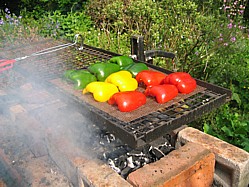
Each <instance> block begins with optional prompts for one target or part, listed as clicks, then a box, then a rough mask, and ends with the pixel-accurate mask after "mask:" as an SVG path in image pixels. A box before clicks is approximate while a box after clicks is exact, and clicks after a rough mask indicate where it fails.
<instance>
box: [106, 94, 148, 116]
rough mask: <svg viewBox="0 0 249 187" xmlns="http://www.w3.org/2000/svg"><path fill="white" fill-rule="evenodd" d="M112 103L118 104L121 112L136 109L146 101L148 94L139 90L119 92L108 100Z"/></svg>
mask: <svg viewBox="0 0 249 187" xmlns="http://www.w3.org/2000/svg"><path fill="white" fill-rule="evenodd" d="M108 103H109V104H110V105H115V104H116V105H118V109H119V110H120V111H121V112H130V111H133V110H136V109H137V108H139V107H140V106H142V105H144V104H145V103H146V96H145V95H144V94H143V93H142V92H139V91H126V92H118V93H115V94H113V95H112V96H111V98H110V99H109V100H108Z"/></svg>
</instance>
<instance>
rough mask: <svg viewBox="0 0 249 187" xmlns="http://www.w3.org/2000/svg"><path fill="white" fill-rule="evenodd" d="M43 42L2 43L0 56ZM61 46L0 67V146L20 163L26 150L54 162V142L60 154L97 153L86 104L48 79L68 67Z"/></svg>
mask: <svg viewBox="0 0 249 187" xmlns="http://www.w3.org/2000/svg"><path fill="white" fill-rule="evenodd" d="M45 44H47V43H45ZM45 44H44V42H43V43H42V44H41V46H39V43H36V44H26V45H23V44H20V45H19V46H18V47H16V48H14V49H6V50H5V49H3V50H2V51H1V52H0V56H1V59H12V58H16V57H21V56H25V55H29V54H30V53H32V52H35V51H38V50H41V49H43V48H44V47H45V46H46V45H45ZM49 45H50V46H51V45H52V44H51V43H50V44H49ZM20 46H21V47H20ZM65 50H66V51H67V50H68V49H65ZM65 50H64V51H60V52H56V53H51V54H45V55H42V56H37V57H31V58H27V59H25V60H22V61H18V62H16V63H15V64H14V67H13V68H12V69H9V70H6V71H4V72H0V130H1V131H0V141H1V145H0V148H1V149H4V150H5V151H7V152H6V154H8V155H9V157H10V158H11V160H12V161H13V162H14V163H15V164H16V165H18V166H19V168H24V164H23V162H24V161H28V159H30V157H27V153H28V152H29V153H30V155H31V157H32V158H39V157H42V156H46V155H49V156H52V157H53V160H54V161H55V162H56V160H57V159H58V160H59V159H60V158H59V157H60V156H61V157H63V155H58V154H54V152H53V151H55V148H56V150H57V151H60V153H62V154H63V153H65V154H70V155H72V156H81V157H86V158H93V157H96V154H94V152H95V151H96V150H93V146H97V145H98V144H99V139H98V137H100V134H99V133H100V129H99V128H98V127H97V126H96V125H95V124H94V123H93V122H92V121H91V120H90V119H89V116H88V112H87V109H84V107H83V106H82V105H81V104H80V103H79V102H78V103H77V102H74V100H73V98H72V97H70V94H68V93H66V91H65V90H64V91H61V90H60V89H58V88H57V86H56V85H54V84H53V83H52V82H51V81H52V80H55V79H59V80H61V78H63V73H64V71H65V70H66V69H68V68H69V67H68V66H65V64H64V63H65V61H67V60H68V59H66V58H67V56H66V55H64V53H65ZM70 58H72V57H70ZM64 83H65V84H67V83H66V82H64ZM72 87H73V86H72ZM10 129H11V130H10ZM16 142H19V144H17V143H16ZM20 144H22V145H20ZM24 150H26V152H25V154H24V153H23V151H24ZM56 157H57V158H56ZM0 160H1V158H0ZM21 160H22V162H21ZM23 160H24V161H23ZM62 169H63V168H62Z"/></svg>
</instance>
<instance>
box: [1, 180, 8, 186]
mask: <svg viewBox="0 0 249 187" xmlns="http://www.w3.org/2000/svg"><path fill="white" fill-rule="evenodd" d="M0 187H7V186H6V184H5V183H4V182H3V181H2V180H1V179H0Z"/></svg>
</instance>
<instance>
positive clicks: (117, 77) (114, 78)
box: [105, 70, 138, 92]
mask: <svg viewBox="0 0 249 187" xmlns="http://www.w3.org/2000/svg"><path fill="white" fill-rule="evenodd" d="M105 82H108V83H112V84H114V85H116V86H117V87H118V89H119V91H120V92H124V91H134V90H136V89H137V87H138V82H137V80H136V79H135V78H132V74H131V73H130V72H129V71H127V70H122V71H118V72H115V73H112V74H111V75H109V76H108V77H107V78H106V79H105Z"/></svg>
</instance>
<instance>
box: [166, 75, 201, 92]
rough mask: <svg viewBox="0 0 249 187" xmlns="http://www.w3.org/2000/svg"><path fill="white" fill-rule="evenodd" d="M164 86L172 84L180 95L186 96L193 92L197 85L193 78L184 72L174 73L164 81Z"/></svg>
mask: <svg viewBox="0 0 249 187" xmlns="http://www.w3.org/2000/svg"><path fill="white" fill-rule="evenodd" d="M164 83H165V84H173V85H175V86H176V87H177V89H178V91H179V92H180V93H184V94H188V93H190V92H192V91H194V90H195V88H196V86H197V84H196V81H195V79H194V78H192V77H191V75H190V74H188V73H186V72H175V73H171V74H169V75H168V76H167V77H165V79H164Z"/></svg>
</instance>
